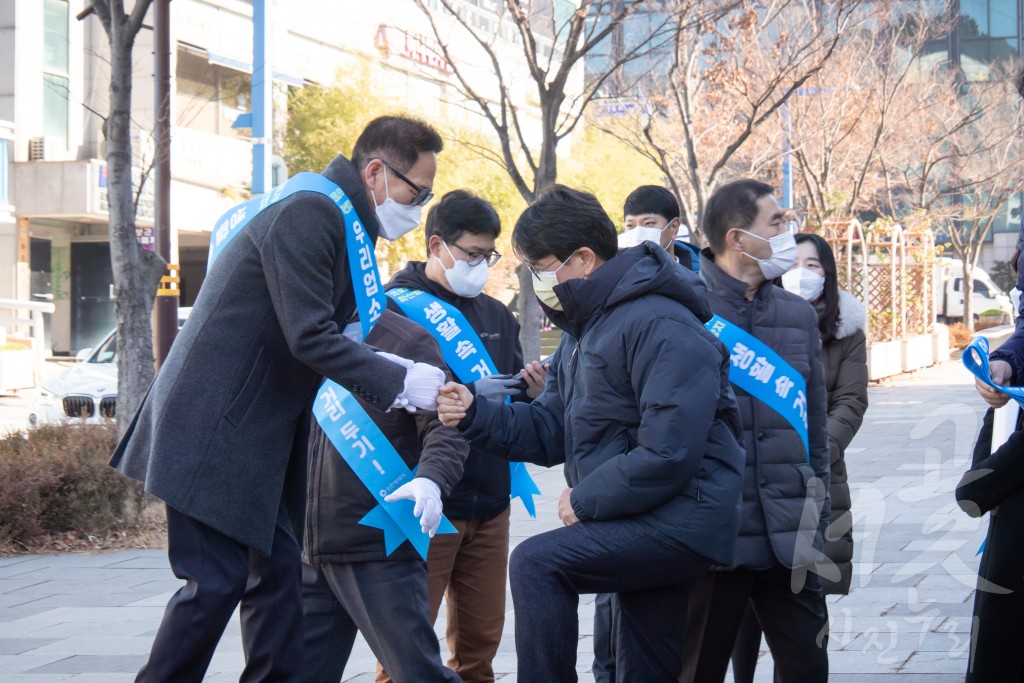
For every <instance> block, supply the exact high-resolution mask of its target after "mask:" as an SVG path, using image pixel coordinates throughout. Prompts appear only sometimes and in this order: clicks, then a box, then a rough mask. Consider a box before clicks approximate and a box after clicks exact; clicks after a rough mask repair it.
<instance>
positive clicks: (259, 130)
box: [250, 0, 274, 195]
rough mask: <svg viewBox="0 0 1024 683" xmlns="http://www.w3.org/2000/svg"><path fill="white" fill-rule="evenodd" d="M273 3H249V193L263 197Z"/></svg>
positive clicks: (266, 187) (269, 143) (267, 157)
mask: <svg viewBox="0 0 1024 683" xmlns="http://www.w3.org/2000/svg"><path fill="white" fill-rule="evenodd" d="M272 2H273V0H253V3H252V82H251V84H250V93H251V98H252V194H253V195H257V194H263V193H264V192H267V191H268V190H270V188H271V182H270V167H271V162H270V156H271V154H272V152H273V141H272V132H273V119H272V118H271V116H272V112H271V108H272V104H273V100H272V98H271V87H272V85H273V83H274V72H273V68H272V66H271V59H270V52H271V51H270V42H271V41H270V5H271V3H272Z"/></svg>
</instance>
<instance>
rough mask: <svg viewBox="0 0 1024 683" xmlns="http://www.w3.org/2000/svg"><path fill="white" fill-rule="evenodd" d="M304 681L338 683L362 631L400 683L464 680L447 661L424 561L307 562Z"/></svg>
mask: <svg viewBox="0 0 1024 683" xmlns="http://www.w3.org/2000/svg"><path fill="white" fill-rule="evenodd" d="M302 603H303V609H304V619H303V623H302V631H303V645H304V647H303V653H304V657H303V663H302V674H301V676H300V680H301V681H302V682H303V683H314V682H322V683H338V681H340V680H341V676H342V674H343V673H344V671H345V664H346V663H347V662H348V658H349V655H350V654H351V653H352V644H353V642H355V639H356V631H359V632H360V633H362V634H363V638H365V639H366V642H367V644H368V645H369V646H370V649H371V650H372V651H373V654H374V655H376V656H377V660H378V661H379V662H380V663H381V664H383V666H384V668H385V669H386V670H387V672H388V673H389V674H390V675H391V678H392V679H393V680H394V681H395V682H396V683H435V682H438V681H440V682H443V683H461V681H462V679H461V678H459V677H458V676H457V675H456V674H455V672H454V671H452V670H451V669H449V668H448V667H446V666H444V664H443V663H442V662H441V647H440V645H439V644H438V640H437V636H436V635H435V634H434V629H433V627H432V626H431V622H430V601H429V600H428V598H427V568H426V563H425V562H422V561H420V560H394V561H390V560H383V561H379V562H346V563H329V564H325V565H321V566H318V567H311V566H309V565H304V566H303V568H302Z"/></svg>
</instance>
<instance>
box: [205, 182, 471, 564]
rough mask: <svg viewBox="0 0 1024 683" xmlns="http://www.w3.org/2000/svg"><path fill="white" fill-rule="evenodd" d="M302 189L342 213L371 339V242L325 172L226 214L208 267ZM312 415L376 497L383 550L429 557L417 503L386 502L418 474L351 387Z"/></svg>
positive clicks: (325, 388) (377, 296)
mask: <svg viewBox="0 0 1024 683" xmlns="http://www.w3.org/2000/svg"><path fill="white" fill-rule="evenodd" d="M302 191H310V192H319V193H320V194H323V195H326V196H328V197H330V198H331V200H332V201H333V202H334V203H335V204H337V206H338V208H339V209H340V210H341V215H342V217H343V218H344V220H345V249H346V252H347V255H348V264H349V272H350V273H351V276H352V288H353V289H354V290H355V298H356V310H357V311H358V313H359V324H360V327H361V329H362V332H363V339H366V337H368V336H369V334H370V330H371V329H373V325H374V323H376V322H377V320H378V319H379V318H380V316H381V313H383V311H384V305H385V299H384V291H383V289H382V288H381V286H380V273H379V272H378V271H377V259H376V257H375V255H374V253H373V243H372V242H371V241H370V237H369V235H367V234H366V229H365V228H364V227H363V224H362V222H361V221H360V220H359V216H358V214H357V213H356V210H355V208H354V207H353V206H352V202H351V201H349V198H348V197H347V196H346V195H345V192H344V190H342V189H341V188H340V187H338V186H337V185H336V184H334V183H333V182H331V181H330V180H328V179H327V178H325V177H323V176H322V175H320V174H319V173H300V174H298V175H296V176H294V177H293V178H292V179H291V180H289V181H288V182H287V183H286V184H284V185H280V186H278V187H276V188H274V189H273V190H272V191H271V192H268V193H267V194H264V195H260V196H259V197H254V198H252V199H250V200H249V201H247V202H245V203H243V204H239V205H238V206H236V207H235V208H233V209H231V210H229V211H228V212H227V213H225V214H224V215H223V216H221V217H220V219H218V221H217V227H216V228H214V231H213V234H212V235H211V236H210V257H209V261H208V262H207V268H209V267H210V266H211V265H212V264H213V262H214V261H215V260H216V259H217V257H218V256H220V254H221V253H222V252H223V251H224V248H225V247H226V246H227V245H228V244H229V243H230V242H231V240H233V239H234V238H235V237H237V236H238V235H239V234H240V233H241V232H242V230H243V229H244V228H245V226H246V225H248V224H249V222H250V221H251V220H252V219H253V217H255V216H256V214H258V213H259V212H260V211H262V210H263V209H265V208H267V207H268V206H270V205H272V204H276V203H277V202H279V201H281V200H282V199H284V198H285V197H289V196H291V195H293V194H295V193H296V192H302ZM313 416H314V417H315V418H316V421H317V424H318V425H319V426H320V428H321V429H322V430H323V431H324V434H326V435H327V438H328V439H329V440H330V442H331V444H332V445H333V446H334V448H335V449H336V450H337V451H338V454H339V455H340V456H341V458H342V459H343V460H344V461H345V463H346V464H348V466H349V467H351V468H352V471H353V472H355V474H356V476H357V477H359V481H361V482H362V483H363V485H364V486H366V489H367V490H368V491H369V492H370V493H371V494H373V496H374V498H376V499H377V506H376V507H375V508H373V509H372V510H370V512H369V513H368V514H367V515H366V516H365V517H363V518H362V519H361V520H359V523H360V524H364V525H366V526H371V527H375V528H377V529H381V530H382V531H383V532H384V548H385V551H386V553H387V554H388V555H390V554H391V553H392V552H394V550H395V548H397V547H398V546H399V545H401V544H402V541H404V540H405V539H408V540H409V542H410V543H412V545H413V547H414V548H416V551H417V552H418V553H419V554H420V556H421V557H422V558H423V559H427V549H428V548H429V545H430V537H429V536H427V535H426V534H424V533H423V531H422V529H421V528H420V524H419V521H417V519H416V517H415V516H414V515H413V508H414V507H415V504H414V503H413V501H410V500H399V501H395V502H393V503H385V502H384V496H386V495H388V494H390V493H392V492H393V491H394V490H395V489H397V488H398V487H399V486H401V485H402V484H404V483H406V482H407V481H409V480H411V479H412V478H413V476H415V474H414V472H413V471H411V470H410V469H409V468H408V466H406V464H405V462H404V461H403V460H402V458H401V456H399V455H398V452H397V451H395V449H394V447H393V446H392V445H391V444H390V443H388V440H387V438H386V437H385V436H384V434H383V433H381V431H380V429H379V428H378V427H377V425H376V424H375V423H374V422H373V420H372V419H371V418H370V416H369V415H367V414H366V411H365V410H364V409H363V407H362V406H361V405H359V402H358V401H356V399H355V398H354V397H353V396H352V394H351V393H349V391H348V390H347V389H345V388H344V387H342V386H341V385H339V384H337V383H336V382H333V381H332V380H329V379H325V380H324V382H323V384H321V385H320V389H319V391H318V392H317V401H316V404H315V405H314V409H313ZM342 416H347V419H346V420H345V422H344V424H342V425H341V427H340V428H339V427H338V425H337V423H338V422H339V421H340V420H341V418H342ZM368 453H373V456H372V457H370V458H369V459H367V458H366V456H367V454H368ZM437 533H440V534H454V533H456V530H455V527H453V526H452V524H451V522H449V521H448V519H447V518H445V517H442V518H441V525H440V526H439V527H438V530H437Z"/></svg>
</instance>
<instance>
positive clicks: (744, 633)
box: [732, 605, 777, 683]
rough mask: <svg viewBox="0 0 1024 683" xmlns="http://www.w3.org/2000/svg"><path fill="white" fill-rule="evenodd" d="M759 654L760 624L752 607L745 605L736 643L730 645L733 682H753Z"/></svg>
mask: <svg viewBox="0 0 1024 683" xmlns="http://www.w3.org/2000/svg"><path fill="white" fill-rule="evenodd" d="M760 654H761V624H759V623H757V615H755V614H754V608H753V607H751V606H750V605H747V611H746V612H745V613H744V614H743V622H742V623H741V624H740V628H739V631H737V633H736V644H735V645H733V647H732V680H733V683H754V672H755V671H756V670H757V658H758V656H759V655H760ZM776 677H777V674H776Z"/></svg>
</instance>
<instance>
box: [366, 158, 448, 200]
mask: <svg viewBox="0 0 1024 683" xmlns="http://www.w3.org/2000/svg"><path fill="white" fill-rule="evenodd" d="M377 161H379V162H380V163H382V164H384V165H385V166H387V167H388V168H390V169H391V172H392V173H394V174H395V175H396V176H398V179H399V180H401V181H403V182H404V183H405V184H406V185H408V186H409V187H411V188H412V189H414V190H415V191H416V196H415V197H413V198H412V201H411V202H409V205H410V206H423V205H424V204H426V203H427V202H429V201H430V200H431V199H433V198H434V193H433V192H432V191H430V190H428V189H427V188H425V187H420V186H419V185H417V184H416V183H414V182H413V181H411V180H409V179H408V178H406V177H405V175H403V174H402V172H401V171H399V170H398V169H397V168H395V167H394V166H392V165H391V164H389V163H388V162H387V161H385V160H384V159H379V158H378V159H377Z"/></svg>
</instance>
